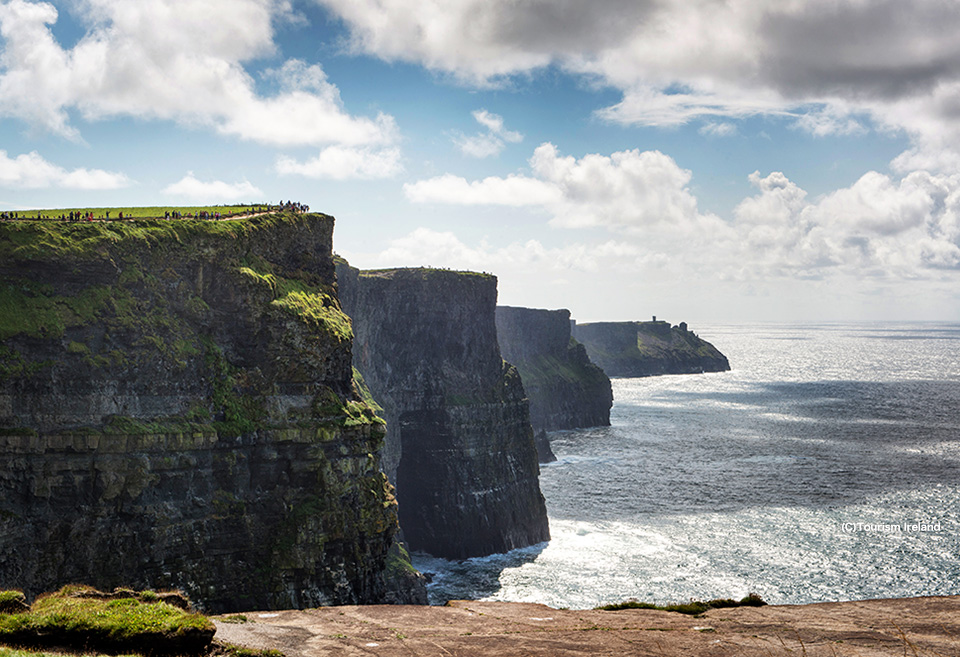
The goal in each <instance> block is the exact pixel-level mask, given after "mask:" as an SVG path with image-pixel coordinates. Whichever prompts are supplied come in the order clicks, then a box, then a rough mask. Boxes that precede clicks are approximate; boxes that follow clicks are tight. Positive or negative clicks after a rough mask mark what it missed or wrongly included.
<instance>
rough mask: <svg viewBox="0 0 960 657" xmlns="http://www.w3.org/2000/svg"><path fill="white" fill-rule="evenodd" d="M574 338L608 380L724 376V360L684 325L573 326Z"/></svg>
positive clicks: (628, 323) (720, 354)
mask: <svg viewBox="0 0 960 657" xmlns="http://www.w3.org/2000/svg"><path fill="white" fill-rule="evenodd" d="M573 335H574V337H575V338H576V339H577V340H579V341H580V342H582V343H583V346H584V347H586V350H587V355H588V356H590V360H592V361H593V362H594V363H596V364H597V365H599V366H600V367H601V368H603V371H604V372H606V373H607V375H608V376H625V377H634V376H655V375H658V374H694V373H701V372H724V371H726V370H729V369H730V363H729V362H728V361H727V357H726V356H724V355H723V354H722V353H720V351H719V350H718V349H717V348H716V347H714V346H713V345H712V344H710V343H709V342H706V341H705V340H701V339H700V338H699V337H697V336H696V334H694V333H693V332H691V331H689V330H687V325H686V324H685V323H681V324H680V325H679V326H670V324H669V323H668V322H664V321H656V320H654V321H652V322H597V323H591V324H575V325H574V327H573Z"/></svg>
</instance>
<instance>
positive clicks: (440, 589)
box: [414, 324, 960, 608]
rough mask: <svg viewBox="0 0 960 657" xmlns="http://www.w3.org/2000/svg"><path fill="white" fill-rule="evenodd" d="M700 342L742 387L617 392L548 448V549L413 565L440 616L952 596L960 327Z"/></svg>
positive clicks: (717, 335)
mask: <svg viewBox="0 0 960 657" xmlns="http://www.w3.org/2000/svg"><path fill="white" fill-rule="evenodd" d="M694 328H695V329H696V330H697V331H698V333H699V334H700V335H701V336H702V337H704V338H705V339H707V340H709V341H711V342H713V343H714V344H715V345H716V346H717V347H719V348H720V349H721V351H723V352H724V353H725V354H726V355H727V356H728V357H729V358H730V362H731V364H732V366H733V371H731V372H726V373H721V374H706V375H687V376H667V377H654V378H643V379H615V380H614V382H613V388H614V397H615V403H614V407H613V412H612V416H611V423H612V426H610V427H604V428H597V429H589V430H579V431H567V432H557V433H555V434H553V436H552V446H553V449H554V451H555V452H556V454H557V456H558V457H559V461H558V462H557V463H553V464H550V465H546V466H543V467H542V473H541V479H540V482H541V488H542V490H543V494H544V496H545V497H546V500H547V509H548V513H549V517H550V530H551V535H552V539H551V541H550V542H549V543H546V544H541V545H538V546H534V547H531V548H527V549H524V550H515V551H513V552H510V553H508V554H503V555H494V556H491V557H486V558H480V559H468V560H465V561H460V562H450V561H446V560H442V559H434V558H432V557H429V556H426V555H416V557H415V560H414V563H415V565H416V566H417V567H418V568H419V569H421V570H422V571H425V572H429V573H432V574H433V582H432V583H431V585H430V587H429V589H430V595H431V602H433V603H442V602H444V601H445V600H448V599H451V598H467V599H470V598H484V599H492V600H513V601H530V602H541V603H545V604H548V605H551V606H554V607H570V608H587V607H593V606H596V605H598V604H602V603H607V602H613V601H619V600H623V599H626V598H638V599H641V600H646V601H651V602H677V601H686V600H687V599H689V598H715V597H742V596H743V595H746V594H747V593H748V592H756V593H759V594H760V595H761V596H762V597H763V598H764V599H766V600H767V601H768V602H774V603H802V602H813V601H823V600H849V599H862V598H871V597H900V596H913V595H933V594H960V524H958V522H960V519H958V513H960V476H958V475H960V325H945V324H870V325H855V326H854V325H826V326H789V327H785V326H712V327H702V328H700V329H697V327H694ZM916 525H921V526H919V527H918V526H916Z"/></svg>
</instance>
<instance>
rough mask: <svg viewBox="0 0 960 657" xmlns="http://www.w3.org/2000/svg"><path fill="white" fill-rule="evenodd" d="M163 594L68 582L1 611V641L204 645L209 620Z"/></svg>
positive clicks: (161, 647) (151, 647)
mask: <svg viewBox="0 0 960 657" xmlns="http://www.w3.org/2000/svg"><path fill="white" fill-rule="evenodd" d="M4 593H6V592H4ZM163 597H164V596H162V595H159V594H152V595H151V592H141V593H136V592H133V591H129V592H128V591H122V592H115V593H113V594H105V593H101V592H98V591H95V590H93V589H91V588H89V587H82V586H67V587H64V588H62V589H60V590H59V591H57V592H56V593H51V594H46V595H43V596H40V597H39V598H37V600H36V601H34V603H33V605H32V606H31V607H30V609H29V610H28V611H21V612H17V613H7V614H0V643H3V644H6V645H10V646H17V647H23V648H52V647H57V648H61V647H66V648H74V649H78V650H83V651H89V650H98V651H104V652H110V653H117V652H132V653H139V654H158V655H171V654H175V655H185V654H200V653H203V652H205V651H207V650H208V648H209V646H210V642H211V641H212V639H213V634H214V632H215V631H216V628H215V626H214V625H213V623H212V622H211V621H210V620H209V619H208V618H206V617H205V616H201V615H200V614H195V613H192V612H189V611H187V610H185V609H181V608H179V607H176V606H174V605H172V604H169V603H167V602H164V601H162V598H163ZM0 657H3V656H0ZM13 657H17V656H13Z"/></svg>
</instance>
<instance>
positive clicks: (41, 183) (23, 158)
mask: <svg viewBox="0 0 960 657" xmlns="http://www.w3.org/2000/svg"><path fill="white" fill-rule="evenodd" d="M0 185H2V186H3V187H12V188H18V189H43V188H61V189H77V190H108V189H120V188H122V187H127V186H129V185H130V179H129V178H127V176H126V175H124V174H122V173H115V172H111V171H104V170H102V169H83V168H80V169H73V170H67V169H64V168H63V167H61V166H58V165H56V164H53V163H51V162H48V161H47V160H45V159H44V158H43V157H41V156H40V154H39V153H37V152H36V151H33V152H31V153H24V154H21V155H18V156H17V157H15V158H10V157H9V156H8V155H7V152H6V151H3V150H0Z"/></svg>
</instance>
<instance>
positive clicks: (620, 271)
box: [0, 0, 960, 323]
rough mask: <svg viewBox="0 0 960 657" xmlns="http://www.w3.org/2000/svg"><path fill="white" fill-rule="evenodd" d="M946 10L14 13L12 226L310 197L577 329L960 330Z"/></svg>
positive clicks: (418, 260)
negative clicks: (112, 209) (666, 323)
mask: <svg viewBox="0 0 960 657" xmlns="http://www.w3.org/2000/svg"><path fill="white" fill-rule="evenodd" d="M958 33H960V3H957V2H955V0H897V1H894V0H792V1H791V2H780V3H771V2H767V1H765V0H724V1H721V0H695V1H693V2H690V1H680V0H596V1H594V2H590V3H586V2H582V1H581V0H519V1H516V0H459V1H457V2H453V1H452V0H432V1H430V2H424V1H422V0H296V1H293V0H290V1H288V0H206V1H204V2H195V1H192V0H138V2H129V1H124V0H73V1H68V0H60V1H57V2H34V1H30V0H0V49H2V50H0V208H2V209H11V210H17V209H27V208H36V207H70V206H85V205H89V206H94V205H95V206H101V205H105V206H125V205H165V204H169V205H183V204H193V203H200V202H202V203H229V202H244V201H253V202H259V201H264V200H266V201H271V202H274V201H278V200H281V199H295V200H298V201H301V202H304V203H308V204H309V205H310V206H311V208H312V209H314V210H318V211H322V212H326V213H329V214H332V215H334V216H335V217H336V218H337V227H336V234H335V248H336V250H337V251H338V252H339V253H341V254H342V255H344V256H346V257H347V258H348V259H349V260H350V261H351V262H352V263H354V264H355V265H357V266H360V267H363V268H374V267H388V266H418V265H432V266H443V267H451V268H456V269H475V270H483V271H490V272H493V273H495V274H497V275H498V277H499V279H500V300H501V302H502V303H507V304H511V305H525V306H530V307H545V308H559V307H565V308H569V309H570V310H571V311H572V313H573V315H574V316H575V317H577V318H579V319H580V320H581V321H588V320H601V319H609V320H615V319H633V318H645V317H647V316H649V315H652V314H656V315H658V316H660V317H663V318H666V319H669V320H672V321H674V322H679V321H682V320H686V321H688V322H691V323H697V322H733V321H743V320H768V321H798V320H803V321H806V320H814V321H821V320H824V321H829V320H839V321H844V320H873V319H924V320H948V321H955V320H958V319H960V286H958V269H960V146H958V145H960V40H958V39H957V38H956V34H958Z"/></svg>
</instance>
